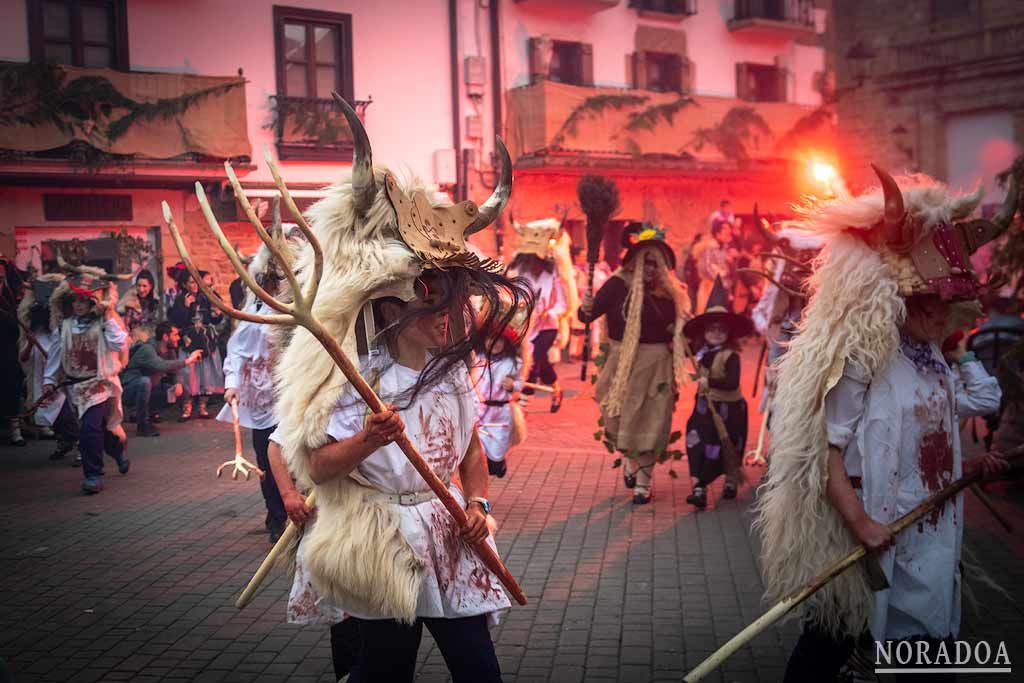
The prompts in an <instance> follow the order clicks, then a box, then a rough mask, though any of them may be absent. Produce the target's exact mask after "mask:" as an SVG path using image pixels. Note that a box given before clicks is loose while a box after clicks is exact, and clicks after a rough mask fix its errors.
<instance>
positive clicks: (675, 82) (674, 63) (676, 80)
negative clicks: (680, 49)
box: [668, 55, 685, 93]
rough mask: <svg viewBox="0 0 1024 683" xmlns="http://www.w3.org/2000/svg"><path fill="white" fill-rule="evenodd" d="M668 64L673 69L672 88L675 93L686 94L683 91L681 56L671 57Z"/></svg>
mask: <svg viewBox="0 0 1024 683" xmlns="http://www.w3.org/2000/svg"><path fill="white" fill-rule="evenodd" d="M668 63H669V66H670V68H671V69H672V87H673V89H674V90H675V92H678V93H682V92H685V91H684V89H683V80H684V78H683V59H682V57H680V56H679V55H669V58H668Z"/></svg>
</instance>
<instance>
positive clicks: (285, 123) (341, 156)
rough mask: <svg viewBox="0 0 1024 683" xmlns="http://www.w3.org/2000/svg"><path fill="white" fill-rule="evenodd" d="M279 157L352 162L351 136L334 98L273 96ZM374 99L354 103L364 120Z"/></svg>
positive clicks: (273, 127)
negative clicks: (367, 109)
mask: <svg viewBox="0 0 1024 683" xmlns="http://www.w3.org/2000/svg"><path fill="white" fill-rule="evenodd" d="M270 99H271V101H272V105H271V111H272V119H271V121H270V123H269V124H268V125H267V126H266V127H267V128H270V129H272V130H273V131H274V138H275V142H276V143H277V156H278V158H279V159H281V160H289V159H292V160H306V161H352V135H351V132H350V131H349V128H348V123H347V122H346V121H345V116H344V115H343V114H342V113H341V111H340V110H339V109H338V106H337V105H336V104H335V103H334V100H333V99H319V98H315V97H283V96H280V95H272V96H271V98H270ZM372 102H373V100H372V99H371V100H356V101H355V102H353V103H352V106H353V108H355V110H356V114H358V115H359V118H360V119H362V118H363V116H364V115H365V113H366V108H367V107H368V106H370V104H371V103H372Z"/></svg>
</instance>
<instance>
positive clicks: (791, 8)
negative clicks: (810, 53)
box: [729, 0, 815, 40]
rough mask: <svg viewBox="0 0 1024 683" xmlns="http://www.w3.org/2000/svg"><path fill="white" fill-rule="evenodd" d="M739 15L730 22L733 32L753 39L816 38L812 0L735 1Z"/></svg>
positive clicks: (736, 14)
mask: <svg viewBox="0 0 1024 683" xmlns="http://www.w3.org/2000/svg"><path fill="white" fill-rule="evenodd" d="M735 2H736V6H735V12H734V13H733V18H732V19H730V20H729V31H730V32H731V33H742V34H744V35H749V36H752V37H764V38H780V37H785V38H789V39H791V40H796V39H800V38H813V37H814V35H815V28H814V3H813V2H812V0H735Z"/></svg>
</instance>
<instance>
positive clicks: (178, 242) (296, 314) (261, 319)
mask: <svg viewBox="0 0 1024 683" xmlns="http://www.w3.org/2000/svg"><path fill="white" fill-rule="evenodd" d="M263 154H264V157H265V159H266V162H267V166H268V167H269V169H270V173H271V175H272V176H273V177H274V182H275V183H276V184H277V189H278V191H279V192H280V193H281V198H282V199H283V201H284V203H285V206H287V207H288V210H289V212H291V214H292V216H293V217H294V218H295V222H296V224H297V225H298V227H299V230H301V231H302V234H303V235H305V236H306V239H307V240H308V241H309V245H310V247H311V248H312V250H313V257H314V261H313V273H312V277H310V278H309V282H307V283H306V288H305V290H303V289H302V288H300V287H299V283H298V281H297V280H296V278H295V274H294V273H292V270H291V268H290V267H289V264H288V260H287V259H286V258H285V256H284V254H283V253H281V250H280V248H279V246H278V244H277V243H276V242H275V241H274V240H273V239H271V236H270V235H269V234H268V232H267V230H266V229H265V228H264V227H263V224H262V222H260V219H259V216H257V215H256V212H255V211H254V210H253V207H252V205H251V204H250V203H249V199H248V198H247V197H246V195H245V192H244V191H243V190H242V187H241V185H240V184H239V182H238V178H237V177H236V176H235V172H234V171H233V170H232V168H231V164H230V162H225V163H224V170H225V171H226V173H227V176H228V180H229V181H230V182H231V187H232V188H233V189H234V192H235V198H236V199H237V200H238V203H239V204H240V205H241V207H242V210H243V211H244V212H245V215H246V217H247V218H248V219H249V222H251V223H252V225H253V227H254V228H255V229H256V232H257V234H259V236H260V239H261V240H263V242H264V244H266V245H267V248H268V249H269V250H270V254H271V257H272V258H273V259H274V260H275V261H276V262H277V263H278V264H279V265H280V267H281V271H282V272H283V273H284V276H285V278H286V279H287V280H288V284H289V285H290V289H291V292H292V296H293V298H294V301H293V302H291V303H289V302H284V301H280V300H279V299H276V298H274V297H273V296H271V295H270V294H269V293H268V292H267V291H266V290H264V289H263V288H262V287H260V285H259V284H258V283H257V282H256V279H255V278H254V277H253V276H252V275H250V274H249V271H248V270H247V269H246V267H245V265H244V264H243V263H242V261H241V259H240V258H239V256H238V253H237V252H236V251H235V249H234V248H233V247H232V245H231V243H230V242H229V241H228V239H227V237H226V236H225V235H224V231H223V230H222V229H221V227H220V225H219V224H218V223H217V219H216V218H215V217H214V215H213V210H212V209H211V208H210V203H209V201H207V199H206V193H205V192H204V191H203V186H202V185H201V184H200V183H198V182H197V183H196V198H197V199H198V200H199V206H200V208H201V209H202V211H203V215H204V216H206V222H207V223H208V224H209V225H210V230H212V231H213V234H214V236H215V237H216V238H217V241H218V242H219V243H220V246H221V249H223V250H224V253H225V254H226V255H227V257H228V260H230V261H231V265H232V266H234V269H235V272H236V273H237V274H238V276H239V277H240V278H241V279H242V282H244V283H245V285H246V286H248V287H249V289H251V290H252V291H253V293H255V295H256V296H258V297H259V298H260V299H261V300H262V301H263V302H264V303H265V304H267V306H269V307H270V308H272V309H273V310H275V311H277V313H276V314H271V315H260V314H256V313H248V312H246V311H240V310H238V309H236V308H235V307H234V306H231V305H230V304H229V303H228V302H225V301H223V300H222V299H221V298H220V297H218V296H217V295H216V294H214V293H213V292H212V291H211V290H210V288H209V286H208V285H206V283H204V282H203V279H202V278H201V277H199V271H198V269H197V268H196V266H195V264H194V263H193V262H192V258H191V257H190V256H189V254H188V250H187V249H186V248H185V243H184V241H182V238H181V233H180V232H179V231H178V227H177V225H176V224H175V223H174V217H173V216H172V215H171V208H170V207H169V206H168V205H167V202H163V212H164V220H165V221H166V222H167V227H168V229H169V230H170V232H171V237H172V238H173V239H174V245H175V246H176V247H177V248H178V253H180V254H181V260H182V261H183V262H184V263H185V267H186V268H188V271H189V273H191V274H192V278H193V279H194V280H195V281H196V282H197V283H198V285H199V288H200V289H201V290H202V291H203V293H204V294H205V295H206V296H207V298H209V300H210V302H211V303H212V304H213V305H214V306H216V307H217V308H218V309H220V310H221V311H223V312H224V313H226V314H227V315H229V316H231V317H233V318H237V319H239V320H248V321H250V322H255V323H264V324H268V325H301V326H302V327H304V328H306V329H307V330H309V332H310V333H311V334H312V335H313V336H314V337H315V338H316V339H317V340H318V341H319V342H320V344H321V345H323V347H324V350H326V351H327V353H328V355H330V357H331V359H332V360H333V361H334V362H335V364H337V366H338V368H340V369H341V371H342V373H344V375H345V377H346V378H347V379H348V381H349V382H350V383H351V384H352V387H353V388H354V389H355V390H356V392H358V394H359V396H360V397H362V399H363V400H364V401H365V402H366V404H367V405H368V406H369V408H370V410H372V411H373V412H374V413H381V412H384V411H385V410H386V408H385V405H384V403H383V401H381V399H380V397H379V396H377V394H376V393H375V392H374V391H373V389H372V388H370V385H369V384H368V383H367V382H366V380H365V379H364V378H363V377H362V375H360V374H359V370H358V369H357V368H356V366H355V365H353V363H352V361H351V360H350V359H349V358H348V356H346V355H345V352H344V351H343V350H342V348H341V345H340V344H339V343H338V341H337V339H335V338H334V336H333V335H332V334H331V333H330V332H329V331H328V330H327V328H326V327H325V326H324V325H323V323H322V322H320V320H319V319H317V317H316V316H315V315H314V314H313V302H314V300H315V299H316V295H317V289H318V287H319V286H320V278H321V277H322V276H323V271H324V254H323V248H322V247H321V246H320V241H319V240H318V239H317V237H316V235H315V234H313V231H312V230H311V229H310V227H309V224H308V223H307V222H306V220H305V218H303V216H302V213H301V212H300V211H299V209H298V207H297V206H296V205H295V202H294V200H293V199H292V196H291V193H290V192H289V191H288V188H287V187H286V186H285V184H284V181H283V180H282V179H281V175H280V173H279V172H278V169H277V165H276V164H275V163H274V160H273V158H272V157H271V155H270V151H269V150H268V149H266V148H264V151H263ZM395 443H396V444H397V445H398V447H399V448H400V449H401V450H402V453H404V454H405V457H406V458H408V460H409V462H410V463H411V464H412V466H413V467H414V468H416V471H417V472H419V474H420V476H421V477H423V479H424V481H426V483H427V485H428V486H430V489H431V491H433V492H434V494H435V495H437V497H438V499H440V501H441V503H442V504H444V506H445V509H447V510H448V512H449V513H450V514H451V516H452V517H454V518H455V522H456V523H457V524H458V526H459V527H460V528H461V527H464V526H465V525H466V522H467V519H468V518H467V516H466V511H465V510H464V509H463V508H462V506H461V505H460V504H459V502H458V501H457V500H456V499H455V497H454V496H453V495H452V494H451V492H450V491H449V490H448V487H447V485H446V484H445V483H444V482H443V481H441V479H440V478H439V477H438V476H437V474H435V473H434V471H433V470H432V469H431V468H430V465H429V464H427V461H426V460H424V459H423V456H421V455H420V454H419V452H418V451H417V450H416V447H415V446H414V445H413V443H412V441H410V440H409V437H408V436H406V435H405V434H404V433H403V434H401V435H400V436H399V437H398V438H397V439H396V440H395ZM313 493H315V491H314V492H313ZM293 527H294V525H293V524H292V523H291V522H289V525H288V529H286V531H285V533H284V534H282V536H281V540H280V541H279V542H278V544H277V545H275V546H274V549H273V550H271V556H268V558H267V560H264V562H263V564H262V565H261V566H260V569H259V570H258V571H257V573H256V576H254V577H253V580H252V581H251V582H250V585H249V586H248V587H247V588H246V590H245V592H244V593H243V595H242V597H241V598H239V601H238V602H236V605H238V606H239V607H242V606H243V605H244V604H245V601H247V597H246V596H247V595H248V596H251V595H252V593H253V592H255V588H256V586H257V585H258V583H259V581H260V580H262V577H263V576H264V575H265V574H266V570H268V569H269V565H270V564H271V562H272V556H275V555H276V554H278V553H279V552H280V550H279V546H281V543H282V542H284V541H286V539H290V538H291V537H292V536H293V535H294V533H295V531H293V530H292V529H293ZM289 531H290V532H291V533H289ZM472 547H473V550H474V551H476V553H477V555H479V557H480V559H481V560H482V561H483V563H484V565H486V566H487V568H488V569H490V570H491V571H492V572H494V574H495V575H496V576H497V577H498V579H499V580H500V581H501V583H502V585H504V586H505V588H506V589H507V590H508V591H509V593H511V594H512V596H513V597H514V598H515V600H516V602H518V603H519V604H520V605H525V604H526V596H525V595H523V592H522V590H521V589H520V588H519V584H518V583H516V580H515V579H514V578H513V577H512V574H511V573H510V572H509V571H508V569H506V568H505V565H504V564H502V562H501V558H500V557H498V553H497V551H495V550H494V548H492V547H491V546H490V545H489V544H488V543H487V539H483V540H481V541H478V542H477V543H475V544H473V546H472ZM254 584H255V585H254Z"/></svg>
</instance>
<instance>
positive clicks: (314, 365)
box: [275, 168, 423, 622]
mask: <svg viewBox="0 0 1024 683" xmlns="http://www.w3.org/2000/svg"><path fill="white" fill-rule="evenodd" d="M384 174H385V170H384V169H382V168H376V169H375V170H374V177H375V180H376V182H377V186H378V188H381V189H380V190H379V191H378V192H377V194H376V197H375V199H374V202H373V205H372V206H371V207H370V210H369V211H368V212H367V215H366V216H365V217H363V218H362V219H360V220H359V221H356V220H355V219H354V218H355V217H354V210H353V202H352V185H351V180H350V179H349V178H346V179H344V180H342V181H341V182H340V183H338V184H336V185H333V186H332V187H331V188H329V191H328V196H327V197H326V198H324V199H322V200H320V201H319V202H317V203H316V204H314V205H313V206H312V207H311V208H310V209H309V211H308V213H307V218H308V219H309V222H310V227H311V228H312V230H313V232H314V234H315V235H316V237H317V239H318V240H319V242H320V244H321V246H322V247H323V252H324V269H323V277H322V278H321V282H320V287H319V291H318V293H317V297H316V302H315V304H314V307H313V312H314V314H315V315H316V317H317V318H318V319H319V320H320V321H321V322H322V323H323V324H324V326H325V327H326V328H327V330H328V332H329V333H330V334H331V335H332V336H334V338H335V339H337V340H338V341H339V342H340V343H341V345H342V347H343V348H344V349H345V352H346V354H347V355H348V356H349V358H350V359H351V360H352V362H353V363H354V364H356V365H357V366H358V360H357V356H356V349H355V339H354V334H353V327H354V324H355V320H356V317H357V315H358V313H359V311H360V309H361V308H362V307H363V305H364V304H365V303H366V302H367V301H369V300H370V299H373V298H377V297H380V296H385V295H389V296H398V297H400V298H402V299H405V300H411V299H412V298H413V290H412V283H413V281H414V279H415V278H416V277H417V276H418V275H419V274H420V272H421V267H422V264H421V262H420V261H419V260H418V259H417V258H416V257H415V256H414V255H413V253H412V252H411V251H410V250H409V249H408V247H406V246H405V244H404V243H402V242H401V241H399V238H398V231H397V226H396V223H395V213H394V210H393V208H392V206H391V203H390V201H389V200H388V198H387V196H386V194H385V192H384V191H383V187H384ZM416 191H422V190H421V189H414V190H412V191H411V192H410V194H412V192H416ZM296 270H297V272H298V280H299V283H300V285H301V286H303V289H304V284H305V281H306V280H307V279H308V278H309V277H310V276H311V275H312V271H313V251H312V248H311V247H310V246H309V245H308V244H306V245H304V246H303V247H302V248H301V251H300V253H299V255H298V259H297V261H296ZM289 332H290V336H288V338H287V339H284V340H283V341H282V343H283V349H282V352H281V355H280V357H279V359H278V363H277V366H276V368H275V385H276V391H277V414H278V419H279V421H280V426H279V429H280V432H279V433H280V435H281V436H282V437H283V438H282V441H283V443H282V450H283V453H284V458H285V461H286V462H287V464H288V467H289V469H290V470H291V473H292V475H293V476H294V477H295V478H296V480H297V481H298V482H299V485H300V486H303V487H309V486H311V485H312V481H311V479H310V477H309V456H310V452H311V451H312V450H313V449H315V448H318V447H319V446H322V445H323V444H325V443H326V442H327V441H328V437H327V434H326V428H327V424H328V422H329V420H330V416H331V413H332V411H333V409H334V407H335V404H336V403H337V401H338V399H339V397H340V396H341V393H342V390H343V389H344V387H345V384H346V383H347V380H346V379H345V376H344V375H343V374H342V372H341V370H340V369H339V368H338V367H337V365H336V364H335V363H334V361H333V360H332V359H331V357H330V356H329V355H328V353H327V351H326V350H325V349H324V347H323V346H322V345H321V344H320V342H319V341H317V340H316V339H315V338H314V337H313V335H312V334H311V333H310V332H309V331H308V330H306V329H305V328H301V327H296V328H294V329H291V330H289ZM316 490H317V501H316V506H317V516H316V521H315V523H314V524H313V525H312V527H311V529H309V530H308V531H307V532H306V533H307V537H306V538H305V539H304V542H303V544H302V552H303V556H302V558H301V559H302V561H303V564H304V565H305V566H306V567H307V568H308V570H309V572H310V575H311V577H312V579H313V582H314V584H315V586H316V588H317V589H318V590H319V591H320V592H321V594H323V595H324V596H325V597H326V598H327V599H329V600H332V601H334V602H336V603H339V604H343V605H345V606H346V607H348V608H349V609H352V610H354V611H357V612H359V613H362V614H368V615H378V616H380V617H387V618H394V619H399V620H402V621H406V622H412V621H413V620H414V619H415V617H416V603H417V599H418V596H419V590H420V584H421V582H422V579H423V567H422V563H421V562H420V560H419V559H418V558H417V557H416V555H415V553H414V552H413V551H412V549H411V548H410V547H409V545H408V544H407V543H406V541H405V539H404V538H403V537H402V534H401V532H400V531H399V526H398V517H397V515H396V514H394V513H393V512H392V511H391V510H389V508H388V507H387V506H384V505H382V504H381V503H379V502H375V501H371V500H369V499H368V496H367V489H366V488H364V487H362V486H360V485H359V484H357V483H356V482H355V481H353V480H352V479H350V478H348V477H339V478H337V479H334V480H332V481H329V482H325V483H323V484H320V485H318V486H317V487H316Z"/></svg>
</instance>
